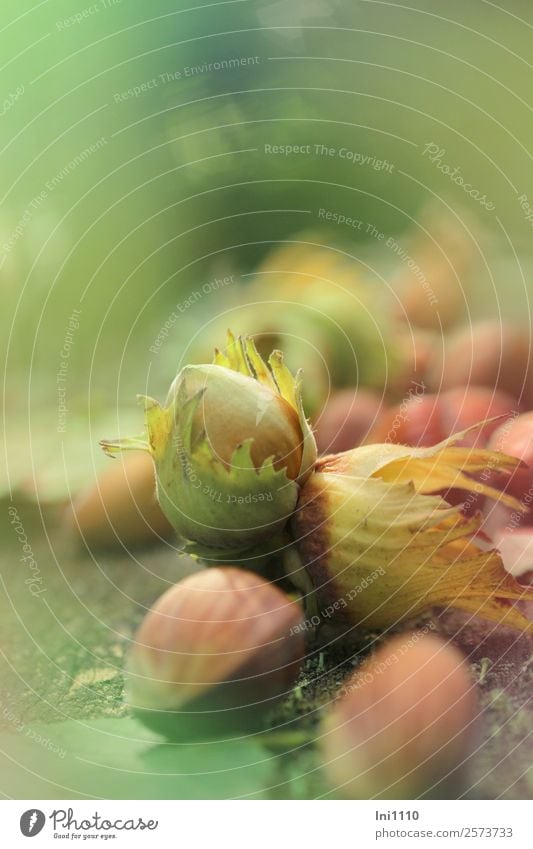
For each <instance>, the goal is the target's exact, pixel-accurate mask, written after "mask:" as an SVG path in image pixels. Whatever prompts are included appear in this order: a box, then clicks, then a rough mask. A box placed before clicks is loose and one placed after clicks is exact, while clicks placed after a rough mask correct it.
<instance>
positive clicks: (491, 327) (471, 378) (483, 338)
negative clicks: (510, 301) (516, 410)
mask: <svg viewBox="0 0 533 849" xmlns="http://www.w3.org/2000/svg"><path fill="white" fill-rule="evenodd" d="M531 351H532V340H531V339H530V335H529V333H528V331H527V330H526V329H524V328H522V327H514V326H512V325H502V324H500V323H499V322H497V321H485V322H480V323H479V324H474V325H472V326H468V327H464V328H462V329H461V330H459V331H458V332H457V333H454V334H453V335H452V336H450V337H449V338H448V340H447V342H446V344H445V350H444V353H443V355H442V359H441V360H440V361H438V360H436V361H435V363H434V364H433V366H432V368H431V369H430V371H429V373H428V385H429V387H430V388H431V389H432V390H433V391H442V390H445V389H452V388H453V387H455V386H472V385H477V386H486V387H488V388H489V389H499V390H503V391H504V392H508V393H509V394H510V395H512V396H513V397H515V398H517V400H518V402H519V403H520V405H521V407H522V408H523V409H529V408H530V407H532V406H533V364H532V357H531Z"/></svg>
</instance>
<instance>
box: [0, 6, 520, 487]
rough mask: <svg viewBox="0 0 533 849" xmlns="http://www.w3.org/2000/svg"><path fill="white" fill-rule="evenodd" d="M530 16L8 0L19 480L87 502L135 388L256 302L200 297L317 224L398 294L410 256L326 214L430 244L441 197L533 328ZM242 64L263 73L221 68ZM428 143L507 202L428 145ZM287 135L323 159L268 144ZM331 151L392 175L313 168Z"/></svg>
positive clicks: (130, 412) (9, 313) (498, 297)
mask: <svg viewBox="0 0 533 849" xmlns="http://www.w3.org/2000/svg"><path fill="white" fill-rule="evenodd" d="M530 12H531V9H530V4H529V3H528V2H526V0H509V2H507V3H505V7H503V6H502V7H499V6H498V5H497V4H495V3H492V2H487V0H473V2H469V3H464V2H459V1H458V0H449V2H446V3H443V2H438V0H412V2H410V3H409V4H400V3H396V2H385V0H354V2H346V0H290V2H288V0H287V1H286V2H283V0H274V2H267V0H228V2H218V3H203V4H202V3H199V4H198V5H197V6H194V7H191V4H190V3H189V2H187V3H185V2H183V0H152V2H151V3H150V4H148V5H147V4H146V3H144V2H141V0H121V2H120V0H97V2H96V3H94V4H92V5H91V4H90V3H89V2H87V3H85V4H84V2H83V0H80V2H77V3H72V2H67V0H63V2H60V0H48V2H40V3H37V2H33V0H32V2H28V1H27V0H23V2H21V0H16V2H15V0H4V2H3V3H2V24H1V27H0V43H1V45H2V50H1V55H2V101H3V107H2V109H3V114H2V121H1V125H0V126H1V141H0V145H1V147H0V149H1V155H2V169H1V171H0V181H1V196H2V204H1V207H0V254H1V258H0V285H1V287H2V302H3V309H2V312H1V316H0V322H1V323H2V326H1V339H2V348H3V354H4V361H5V403H6V415H7V419H6V424H5V429H6V434H7V453H6V458H7V466H8V475H9V480H10V482H11V485H12V486H19V485H20V486H24V487H26V488H29V489H35V488H36V489H37V491H38V492H40V494H41V495H49V496H51V497H56V496H58V497H59V496H61V495H64V494H65V493H66V492H68V491H69V490H72V489H76V488H77V487H78V486H79V485H80V483H81V481H82V480H83V479H84V478H85V476H86V475H87V474H88V472H87V470H88V469H89V468H92V467H93V465H95V466H96V467H100V466H101V465H102V463H105V460H103V459H102V458H101V457H100V454H99V449H98V446H97V441H98V439H99V438H101V437H102V436H104V435H118V434H120V433H128V432H129V431H132V430H133V432H135V430H138V429H139V427H140V426H141V425H140V422H141V419H140V416H139V412H138V410H137V408H136V407H135V393H136V392H148V393H149V394H154V395H158V396H161V394H162V393H163V392H164V390H165V389H166V387H167V386H168V384H169V382H170V380H171V379H172V377H173V376H174V374H175V372H176V370H177V368H178V366H179V363H180V361H181V358H182V356H185V357H187V356H188V353H187V352H188V350H189V344H190V342H191V339H192V338H193V337H194V335H195V334H197V333H198V331H201V332H203V331H202V329H203V328H204V327H205V326H206V325H207V324H208V323H209V321H210V318H211V317H212V316H217V315H218V314H220V313H221V312H223V311H224V310H226V309H227V308H228V307H231V306H233V305H234V304H235V302H238V300H239V293H238V291H237V292H235V288H234V289H233V291H231V292H229V289H228V287H222V288H221V289H218V290H216V291H212V292H211V293H210V295H209V297H205V298H199V299H198V300H197V301H194V303H192V304H190V305H187V304H185V305H184V302H185V301H186V299H187V298H189V297H190V295H191V293H193V292H196V291H198V290H202V286H203V285H204V284H205V283H206V282H208V281H211V280H213V279H214V278H215V277H223V276H224V275H229V274H232V273H236V274H240V273H243V274H247V273H249V272H251V271H252V270H253V269H254V268H255V267H256V266H257V264H258V263H259V262H261V261H262V260H263V259H264V257H265V256H266V254H267V253H268V251H269V250H270V249H271V248H272V247H273V246H276V245H278V244H279V243H280V242H283V241H285V240H291V238H295V234H298V233H300V232H301V231H302V230H309V229H310V228H311V229H314V230H315V231H317V230H318V231H319V232H320V237H321V238H322V239H323V240H324V241H332V242H334V243H336V244H338V245H339V247H341V248H342V249H343V250H345V251H347V252H348V254H349V255H350V256H352V257H353V258H354V261H355V262H356V263H357V262H359V263H361V267H364V263H367V262H368V263H369V264H370V266H371V268H372V269H373V270H374V272H375V273H373V275H371V277H372V284H373V285H374V286H375V287H376V296H377V297H378V296H380V295H381V294H382V292H381V291H380V290H381V289H383V287H384V286H385V285H386V284H385V282H384V276H382V273H383V274H384V275H386V274H387V272H388V269H390V267H391V266H392V265H393V262H392V260H393V258H392V257H391V256H390V255H389V256H387V255H386V251H385V250H384V249H381V250H380V249H379V245H376V239H375V238H372V236H371V235H369V233H368V232H367V228H366V226H365V227H363V228H362V229H361V230H357V229H353V228H347V227H343V226H339V225H336V224H335V223H332V222H326V221H324V220H320V219H319V217H318V210H319V209H320V208H324V207H325V208H327V209H329V210H333V211H338V212H340V213H342V214H344V215H349V216H353V217H354V218H357V219H361V220H363V221H364V222H365V225H366V224H369V223H370V224H373V225H374V226H375V227H376V228H377V229H378V230H379V231H380V232H383V233H385V234H386V235H387V236H388V235H390V234H402V233H405V232H406V231H410V232H413V231H414V232H415V233H416V232H417V228H420V223H419V222H420V210H421V209H423V208H424V207H425V206H427V204H428V202H432V203H433V204H435V206H436V208H437V209H439V210H441V211H442V212H443V213H446V214H447V215H449V216H451V217H452V218H453V217H454V216H455V218H456V219H457V222H458V223H457V226H458V228H459V229H461V228H462V229H463V230H464V233H465V235H466V238H467V239H469V240H470V241H471V249H472V251H473V252H474V253H476V254H477V255H478V256H479V260H480V261H479V263H478V265H477V270H476V287H474V288H473V290H472V292H473V294H472V304H469V307H471V308H472V310H475V311H477V312H478V313H479V314H483V315H487V316H488V315H490V316H497V315H500V314H504V315H509V316H521V317H524V315H525V316H526V317H527V318H528V317H529V314H530V308H529V288H528V285H527V278H528V275H529V269H530V267H531V258H530V243H531V223H530V222H528V221H526V220H525V214H524V210H523V209H522V208H521V207H520V204H519V201H518V198H519V196H520V195H522V194H524V193H525V194H527V193H528V190H529V192H530V197H531V201H532V203H533V191H531V190H530V189H529V187H530V184H531V174H532V172H531V154H530V152H529V147H530V146H529V140H530V129H531V106H530V105H529V104H528V98H529V97H530V92H531V66H530V64H529V63H528V61H527V58H528V56H529V55H530V53H531V51H530V45H531V36H532V26H533V24H532V22H531V20H529V21H528V18H529V19H531V14H530ZM73 16H78V17H77V19H74V20H73ZM67 20H68V21H69V23H68V24H65V21H67ZM233 59H239V60H245V62H246V64H241V65H239V66H238V67H234V64H235V63H232V64H231V65H230V66H229V67H226V66H225V65H224V64H223V66H222V67H221V68H220V69H217V67H215V68H211V69H209V63H223V62H224V60H226V61H227V62H229V60H233ZM206 65H207V68H206V67H205V66H206ZM191 68H195V69H196V72H191V71H190V69H191ZM187 69H189V70H187ZM135 87H139V88H140V89H141V90H140V91H139V92H138V93H137V94H136V93H135V92H133V91H132V90H133V89H134V88H135ZM429 143H433V144H436V145H438V147H439V148H440V149H443V150H444V151H445V153H444V154H443V157H442V161H443V162H445V163H447V164H448V165H449V166H450V167H451V168H452V169H453V168H455V167H456V166H459V167H460V170H461V173H462V174H463V175H464V177H465V180H467V181H468V182H469V183H471V184H472V185H473V186H474V187H476V188H479V191H480V194H481V195H486V197H487V199H488V200H490V201H491V202H492V204H494V209H493V210H492V211H488V210H487V209H485V208H483V207H482V206H481V205H480V204H479V203H478V202H477V201H475V200H474V199H472V198H470V197H468V196H467V195H465V192H464V191H463V189H462V188H461V187H460V186H458V185H455V184H454V183H453V182H452V181H451V180H450V178H449V177H447V176H446V175H444V174H443V173H442V172H441V171H440V170H439V169H438V168H437V167H436V164H435V163H432V162H431V161H430V160H429V159H428V157H427V156H424V155H423V151H424V147H425V146H426V145H427V144H429ZM287 144H291V145H295V144H299V145H310V146H311V151H312V152H311V154H298V155H289V156H283V155H276V154H267V153H265V145H287ZM315 144H317V145H318V144H320V145H325V146H326V147H333V148H336V150H337V151H338V150H339V149H340V148H346V149H347V150H351V151H355V152H358V153H360V154H364V155H368V156H370V157H375V159H376V160H387V161H388V163H390V164H391V165H392V168H391V169H390V170H386V169H381V170H377V169H375V168H373V167H371V166H362V165H357V164H356V165H354V164H352V163H351V162H350V161H349V160H347V159H345V158H341V157H340V156H338V155H336V154H335V155H333V156H325V155H316V154H315V153H314V145H315ZM87 151H89V153H87ZM84 152H85V153H84ZM472 221H475V226H471V225H472ZM354 267H355V266H354ZM249 280H250V278H249V277H248V278H247V277H243V278H242V285H243V286H246V285H248V281H249ZM475 292H477V296H476V295H475ZM480 293H481V294H480ZM177 305H182V306H181V307H179V308H178V312H179V320H178V321H176V322H175V323H174V324H173V325H172V327H171V328H170V329H169V332H168V337H167V338H166V340H165V343H164V345H163V346H162V347H161V348H160V350H158V353H157V354H153V353H151V352H150V347H151V346H153V344H154V340H155V339H157V336H158V333H159V332H160V330H161V328H162V326H163V325H164V324H165V322H166V321H167V320H168V317H169V315H170V314H172V313H173V311H176V307H177ZM73 310H80V311H81V312H80V315H79V327H78V328H77V329H76V330H75V332H74V334H73V337H74V338H73V342H72V344H71V346H70V350H69V356H68V369H67V376H66V399H67V407H68V413H67V416H66V423H65V428H64V429H63V430H61V429H59V432H58V394H57V389H58V383H57V373H58V370H59V367H60V364H61V351H62V349H63V346H64V342H65V337H66V333H67V328H68V323H69V317H70V316H71V315H72V313H73ZM245 329H246V328H239V327H238V328H236V330H245ZM294 365H299V363H295V364H294ZM304 365H305V364H304Z"/></svg>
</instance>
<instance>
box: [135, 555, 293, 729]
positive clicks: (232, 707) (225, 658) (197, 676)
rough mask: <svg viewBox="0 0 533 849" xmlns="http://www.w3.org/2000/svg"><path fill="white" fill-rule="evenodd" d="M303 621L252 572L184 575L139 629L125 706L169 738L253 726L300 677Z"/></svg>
mask: <svg viewBox="0 0 533 849" xmlns="http://www.w3.org/2000/svg"><path fill="white" fill-rule="evenodd" d="M302 620H303V616H302V611H301V608H300V605H299V604H298V602H296V601H291V600H290V599H289V598H288V597H287V596H286V595H285V593H283V592H282V591H281V590H279V589H278V588H277V587H276V586H275V585H274V584H271V583H269V582H267V581H265V580H264V579H263V578H260V577H259V576H258V575H256V574H254V573H252V572H247V571H244V570H242V569H237V568H234V567H224V568H214V567H213V568H209V569H206V570H204V571H201V572H198V573H195V574H194V575H190V576H189V577H188V578H185V580H183V581H180V583H178V584H176V585H175V586H173V587H172V588H171V589H169V590H168V591H167V592H166V593H164V595H162V596H161V598H160V599H159V600H158V601H157V602H156V603H155V605H154V607H153V608H152V609H151V610H150V611H149V613H148V614H147V616H146V617H145V619H144V621H143V622H142V623H141V626H140V628H139V630H138V632H137V634H136V637H135V643H134V646H133V649H132V652H131V655H130V659H129V664H128V673H129V675H128V686H127V693H128V701H129V703H130V704H131V706H132V707H133V708H134V710H135V712H136V713H137V715H138V716H139V718H140V719H141V721H142V722H144V723H145V724H146V725H148V726H150V727H151V728H154V729H155V730H156V731H158V732H160V733H162V734H164V735H165V736H167V737H169V738H171V739H177V740H186V739H198V738H204V739H207V738H210V737H212V738H216V737H219V736H221V735H222V736H225V735H231V734H233V733H235V732H237V733H245V732H246V731H250V730H257V729H258V728H260V727H261V723H262V721H263V718H264V716H265V714H266V712H267V711H268V710H270V708H271V707H272V706H273V705H274V704H275V703H276V702H277V701H278V700H279V699H281V698H283V696H284V695H286V694H287V693H288V692H289V690H290V689H291V687H292V685H293V683H294V681H295V679H296V676H297V673H298V670H299V666H300V662H301V660H302V659H303V657H304V653H305V643H304V637H303V628H301V627H300V626H301V624H302Z"/></svg>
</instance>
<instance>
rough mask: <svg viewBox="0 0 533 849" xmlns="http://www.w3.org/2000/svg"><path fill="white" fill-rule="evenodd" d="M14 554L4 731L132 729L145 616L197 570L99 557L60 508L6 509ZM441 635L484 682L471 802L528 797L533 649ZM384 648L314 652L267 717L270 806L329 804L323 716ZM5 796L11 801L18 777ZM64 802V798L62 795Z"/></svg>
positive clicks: (162, 557) (164, 553)
mask: <svg viewBox="0 0 533 849" xmlns="http://www.w3.org/2000/svg"><path fill="white" fill-rule="evenodd" d="M10 504H14V506H15V507H16V509H17V511H18V515H19V517H20V520H21V522H22V524H23V526H24V531H25V533H26V536H27V538H28V541H29V544H30V546H31V548H32V552H33V555H34V558H35V563H36V564H37V568H38V570H39V577H40V578H41V579H42V581H41V583H40V584H39V586H40V587H41V588H42V589H43V590H44V591H43V592H42V593H41V594H40V595H39V596H37V597H35V596H33V595H32V594H31V593H30V591H29V586H28V584H27V583H26V579H27V578H28V575H29V572H28V567H27V565H26V564H25V563H24V562H22V561H21V560H20V557H21V553H22V552H21V548H20V544H19V541H18V538H17V536H16V534H15V533H14V530H13V527H12V526H11V525H10V522H9V515H8V512H7V511H8V507H9V506H10ZM1 513H2V516H3V525H4V527H3V534H2V538H3V540H4V554H3V563H2V570H1V572H2V593H1V602H0V603H1V616H0V645H1V649H2V651H1V655H0V670H1V682H2V687H1V696H0V728H1V729H2V731H3V732H5V733H7V734H9V733H14V732H16V731H19V730H20V728H21V727H24V728H29V727H31V726H33V725H34V724H38V725H39V727H42V725H43V724H46V723H49V724H50V727H51V728H52V726H54V727H55V726H57V724H58V723H66V722H68V721H69V720H84V721H89V720H97V719H98V720H100V719H103V718H106V717H107V718H113V719H119V718H126V717H127V711H126V709H125V707H124V704H123V701H122V691H123V666H124V660H125V657H126V655H127V652H128V648H129V644H130V641H131V639H132V637H133V635H134V633H135V630H136V628H137V626H138V625H139V623H140V621H141V619H142V618H143V616H144V614H145V612H146V609H147V608H148V607H149V606H150V605H151V604H152V603H153V601H154V600H155V599H156V598H157V597H158V596H159V595H160V594H161V593H162V592H164V590H165V589H167V588H168V586H169V585H171V584H173V583H175V582H176V581H177V580H179V579H180V578H181V577H183V576H184V575H185V574H188V573H189V572H191V571H193V570H194V569H195V568H197V567H196V566H195V564H194V563H193V562H192V561H191V560H189V559H187V558H177V557H176V555H175V552H174V551H173V550H172V548H170V547H163V546H161V547H154V548H150V549H145V550H143V551H135V552H127V551H126V550H124V549H122V548H118V549H117V550H116V551H113V552H104V553H102V552H99V553H96V552H91V551H90V550H88V548H86V547H85V546H83V545H80V543H79V541H78V540H75V539H73V537H72V534H71V533H70V532H69V531H68V530H67V529H66V527H65V524H64V521H63V516H62V511H61V510H60V509H59V508H54V509H47V510H43V509H39V508H38V507H37V506H36V505H35V504H33V503H31V502H28V501H24V500H22V499H17V498H15V500H14V502H8V501H5V502H4V503H3V505H2V511H1ZM438 628H439V629H440V630H441V631H442V632H444V633H445V634H447V635H451V634H453V635H454V639H455V640H456V642H457V643H458V644H459V645H460V646H461V647H462V648H463V650H464V651H465V652H466V653H467V655H468V657H469V660H470V662H471V664H472V671H473V674H474V676H475V677H476V680H478V682H479V687H480V693H481V701H482V706H483V721H482V736H481V740H480V744H479V748H478V749H477V752H476V755H475V758H473V759H472V761H471V767H470V772H469V782H468V783H469V786H470V794H469V795H470V796H472V797H473V798H496V797H502V798H509V799H515V798H529V796H530V794H531V789H532V788H531V783H530V781H529V783H528V777H527V773H528V767H529V765H530V762H531V749H530V748H529V749H528V744H527V735H528V733H529V729H530V727H531V719H532V717H531V710H530V709H528V707H527V704H528V701H529V700H530V693H531V684H532V666H531V664H530V661H531V643H530V641H529V640H528V639H526V638H524V637H519V636H518V635H517V634H516V633H515V632H512V631H509V630H505V629H497V630H494V629H492V628H491V627H489V628H487V626H486V625H485V623H482V622H479V623H476V624H475V625H471V624H470V625H468V626H466V625H465V620H464V618H462V617H461V615H460V614H455V613H453V614H448V615H447V616H446V617H443V618H441V619H440V620H439V624H438ZM379 640H380V637H379V635H376V634H361V635H360V637H359V638H358V642H357V643H356V644H355V645H353V646H351V647H350V648H343V649H340V648H339V647H336V648H334V649H332V648H324V649H320V647H318V646H317V647H316V648H315V649H314V650H313V652H312V653H311V654H310V656H309V658H308V659H307V661H306V663H305V665H304V668H303V670H302V672H301V674H300V677H299V680H298V682H297V684H296V686H295V688H294V690H293V691H292V693H291V695H290V697H289V698H288V699H287V700H286V701H285V702H284V703H282V704H281V705H279V706H278V708H276V710H275V711H274V712H273V713H272V714H271V716H270V717H269V718H268V724H267V728H270V729H273V730H271V731H270V732H268V733H267V731H266V732H265V734H264V735H261V737H260V742H261V744H262V745H263V746H264V747H266V751H267V752H268V753H270V754H273V755H275V758H274V761H273V763H274V765H275V772H276V780H275V781H273V782H272V781H271V783H270V785H269V788H270V789H269V790H268V795H269V796H271V797H277V798H317V797H321V796H324V795H326V796H327V795H328V794H329V793H330V788H329V787H328V785H327V783H326V780H325V777H324V775H323V774H322V772H321V769H320V758H319V751H318V747H317V746H316V744H315V742H314V740H315V737H316V734H317V731H318V729H319V725H320V717H321V713H322V712H323V710H324V707H325V706H326V705H327V704H328V703H329V702H331V700H332V699H334V698H335V695H336V693H337V692H338V690H339V687H340V686H341V685H342V682H343V680H344V679H345V678H346V676H348V675H349V674H351V673H352V672H353V670H354V668H356V667H357V665H358V664H359V663H360V662H361V660H362V659H363V658H364V657H365V655H366V654H367V653H368V651H369V647H370V646H371V645H375V644H376V641H379ZM3 782H4V784H3V786H2V787H0V790H1V792H3V793H4V794H5V795H6V796H9V795H10V787H9V776H8V775H7V776H4V778H3ZM59 798H61V796H59Z"/></svg>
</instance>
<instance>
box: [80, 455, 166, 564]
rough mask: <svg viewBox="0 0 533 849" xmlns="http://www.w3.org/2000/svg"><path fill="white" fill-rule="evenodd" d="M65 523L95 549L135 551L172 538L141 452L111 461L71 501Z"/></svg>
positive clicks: (151, 472)
mask: <svg viewBox="0 0 533 849" xmlns="http://www.w3.org/2000/svg"><path fill="white" fill-rule="evenodd" d="M68 521H69V523H70V524H71V526H72V527H73V528H75V529H77V530H79V533H80V534H81V536H82V538H83V540H84V541H85V542H86V543H87V544H88V545H90V546H91V547H95V548H110V547H117V546H120V545H121V544H122V545H124V546H126V547H128V548H129V547H136V546H142V545H147V544H149V543H154V542H157V541H161V539H162V538H163V539H168V538H170V537H171V536H172V535H173V530H172V528H171V526H170V524H169V522H168V521H167V519H166V518H165V516H164V515H163V512H162V510H161V508H160V506H159V504H158V503H157V501H156V497H155V473H154V464H153V461H152V458H151V457H150V456H149V455H148V454H143V453H141V452H138V453H137V452H136V453H131V454H124V455H122V456H120V457H117V458H116V459H114V460H113V462H112V463H110V464H109V465H108V467H107V468H106V469H105V471H104V472H102V474H101V475H100V476H99V478H98V480H97V482H96V483H95V484H94V485H93V486H91V488H90V489H88V490H87V491H85V492H82V493H81V495H79V496H78V497H77V498H76V499H75V501H74V502H73V504H72V507H71V511H70V514H69V516H68Z"/></svg>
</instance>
